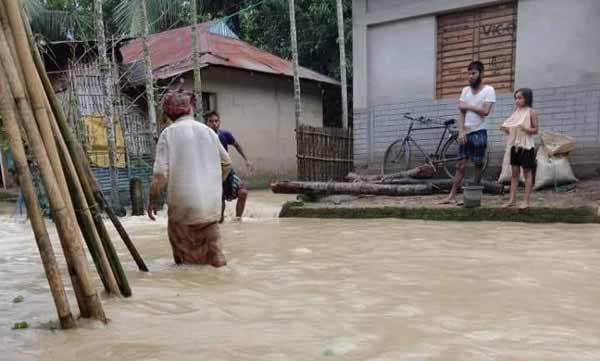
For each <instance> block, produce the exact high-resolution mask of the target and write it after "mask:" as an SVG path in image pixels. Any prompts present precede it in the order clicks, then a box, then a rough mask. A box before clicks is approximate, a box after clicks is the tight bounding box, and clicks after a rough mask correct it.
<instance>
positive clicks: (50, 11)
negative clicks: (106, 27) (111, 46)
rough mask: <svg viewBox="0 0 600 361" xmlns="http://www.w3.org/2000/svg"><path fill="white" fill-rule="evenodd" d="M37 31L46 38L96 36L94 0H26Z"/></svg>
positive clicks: (51, 39)
mask: <svg viewBox="0 0 600 361" xmlns="http://www.w3.org/2000/svg"><path fill="white" fill-rule="evenodd" d="M23 6H24V7H25V11H26V12H27V15H28V16H29V21H30V23H31V28H32V30H33V32H34V33H36V34H38V35H41V36H42V37H43V38H44V39H45V40H46V41H62V40H75V39H77V40H82V39H93V38H94V37H95V36H94V21H93V20H94V18H93V14H94V8H93V0H80V1H70V0H49V1H43V0H23Z"/></svg>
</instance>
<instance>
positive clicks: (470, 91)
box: [442, 61, 496, 204]
mask: <svg viewBox="0 0 600 361" xmlns="http://www.w3.org/2000/svg"><path fill="white" fill-rule="evenodd" d="M467 70H468V74H469V86H466V87H465V88H463V90H462V93H461V94H460V99H459V105H458V109H459V117H458V129H459V133H458V141H459V143H460V146H459V150H458V153H459V157H460V160H459V161H458V163H457V164H456V174H455V175H454V181H453V183H452V189H451V191H450V194H449V195H448V197H447V198H446V199H444V200H443V201H442V204H454V203H456V194H457V192H458V189H459V188H460V186H461V184H462V181H463V179H464V177H465V169H466V167H467V162H468V161H469V160H470V161H471V162H472V163H473V165H474V166H475V183H477V184H478V183H480V182H481V168H482V166H483V162H484V161H485V156H486V148H487V128H486V123H485V118H486V117H487V116H488V115H489V114H490V112H491V111H492V107H493V106H494V103H495V102H496V92H495V91H494V88H493V87H491V86H490V85H484V84H483V83H482V77H483V71H484V67H483V64H482V63H481V62H480V61H474V62H472V63H471V64H469V67H468V68H467Z"/></svg>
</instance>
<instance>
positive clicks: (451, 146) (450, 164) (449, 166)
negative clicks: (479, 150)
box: [441, 135, 490, 179]
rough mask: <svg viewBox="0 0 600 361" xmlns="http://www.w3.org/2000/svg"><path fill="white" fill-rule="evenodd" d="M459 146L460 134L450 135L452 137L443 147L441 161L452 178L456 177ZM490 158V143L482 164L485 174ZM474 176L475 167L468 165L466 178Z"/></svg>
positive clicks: (482, 170)
mask: <svg viewBox="0 0 600 361" xmlns="http://www.w3.org/2000/svg"><path fill="white" fill-rule="evenodd" d="M459 147H460V144H459V143H458V136H456V135H454V136H452V137H450V139H448V140H447V141H446V143H445V144H444V146H443V147H442V154H441V162H442V163H443V164H444V172H445V173H446V175H447V176H448V177H450V178H451V179H452V178H454V174H455V173H456V162H457V161H458V148H459ZM489 158H490V147H489V145H488V146H487V148H486V150H485V157H484V158H483V164H482V166H481V174H482V175H483V174H484V172H485V169H486V168H487V165H488V160H489ZM473 176H474V173H473V167H471V166H470V165H468V166H467V170H466V173H465V178H471V177H473Z"/></svg>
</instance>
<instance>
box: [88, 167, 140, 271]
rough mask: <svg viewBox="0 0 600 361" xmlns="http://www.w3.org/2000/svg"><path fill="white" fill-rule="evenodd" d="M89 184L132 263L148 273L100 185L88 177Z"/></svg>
mask: <svg viewBox="0 0 600 361" xmlns="http://www.w3.org/2000/svg"><path fill="white" fill-rule="evenodd" d="M81 158H82V160H83V162H84V166H85V167H87V168H88V169H89V164H88V162H87V159H86V158H85V157H83V156H82V157H81ZM88 174H91V172H88ZM89 183H90V185H91V188H92V191H93V193H94V198H95V200H96V202H98V204H99V205H100V209H102V210H103V211H105V212H106V214H107V215H108V217H109V218H110V220H111V221H112V223H113V225H114V227H115V229H116V230H117V232H118V233H119V235H120V236H121V239H122V240H123V243H125V246H126V247H127V249H128V250H129V253H131V256H132V257H133V259H134V261H135V262H136V264H137V265H138V268H139V270H140V271H143V272H148V267H146V264H145V263H144V260H143V259H142V257H141V256H140V254H139V252H138V251H137V249H136V248H135V245H134V244H133V242H132V241H131V238H129V235H128V234H127V231H126V230H125V228H124V227H123V225H122V224H121V221H119V217H117V216H116V215H115V213H114V212H113V210H112V208H110V205H109V204H108V202H107V201H106V199H105V198H104V194H103V193H102V189H101V188H100V185H99V184H98V182H97V181H96V179H95V178H92V177H90V179H89ZM106 234H107V235H108V232H106ZM101 235H102V232H101Z"/></svg>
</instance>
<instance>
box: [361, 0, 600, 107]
mask: <svg viewBox="0 0 600 361" xmlns="http://www.w3.org/2000/svg"><path fill="white" fill-rule="evenodd" d="M495 3H498V1H485V0H447V1H446V0H445V1H442V0H420V1H415V0H397V1H396V0H354V8H353V32H354V48H353V56H354V104H355V108H356V109H362V108H366V107H367V106H373V105H380V104H389V103H392V102H398V101H405V100H409V99H425V98H430V99H433V98H434V96H435V61H436V47H435V42H436V39H435V31H436V20H435V19H436V16H437V15H439V14H441V13H446V12H453V11H459V10H462V9H469V8H473V7H480V6H485V5H493V4H495ZM517 14H518V15H517V21H518V24H517V50H516V74H515V77H516V82H515V85H516V86H517V87H519V86H528V87H532V88H548V87H557V86H567V85H576V84H591V83H595V82H600V41H597V34H598V33H600V1H597V0H577V1H564V0H519V1H518V11H517ZM432 63H433V64H434V66H433V67H432ZM382 67H385V68H382ZM429 72H431V73H432V74H429ZM382 74H385V75H386V76H385V77H382ZM394 83H395V86H394V85H393V84H394ZM415 84H417V85H416V87H415Z"/></svg>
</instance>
